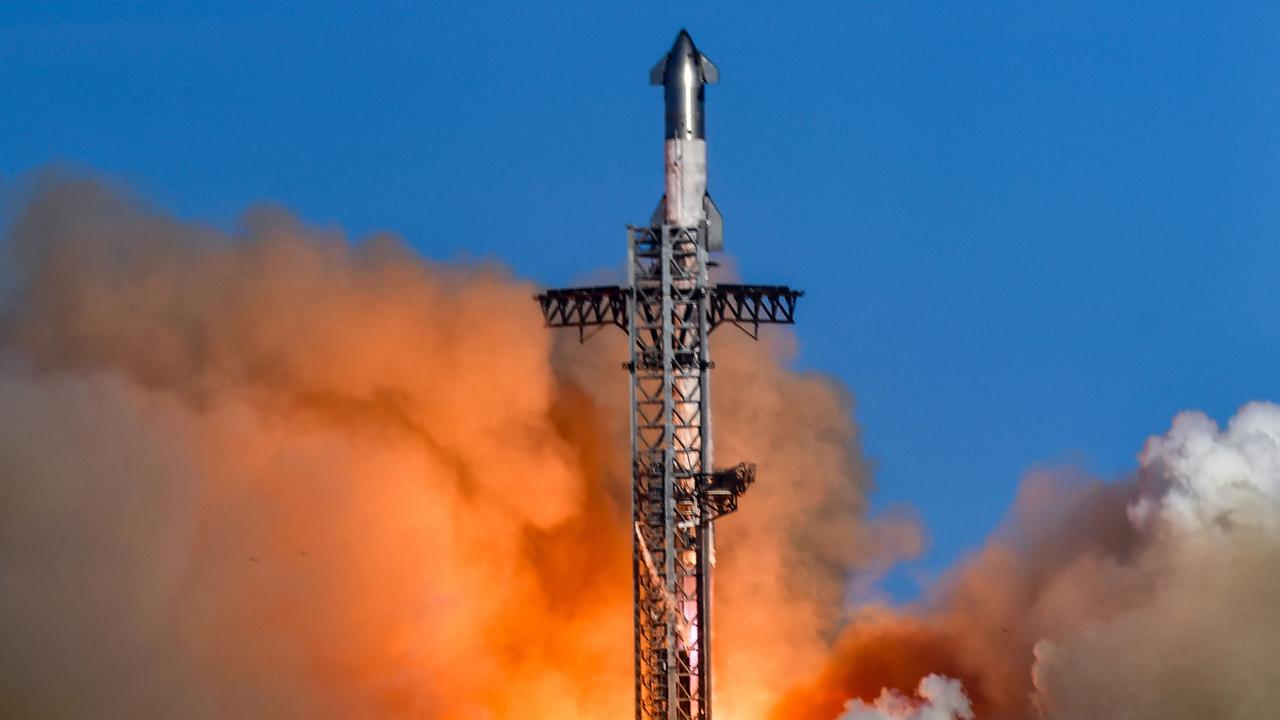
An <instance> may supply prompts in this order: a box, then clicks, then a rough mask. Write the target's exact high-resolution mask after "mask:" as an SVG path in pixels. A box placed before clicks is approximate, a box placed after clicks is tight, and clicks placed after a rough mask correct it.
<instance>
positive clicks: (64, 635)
mask: <svg viewBox="0 0 1280 720" xmlns="http://www.w3.org/2000/svg"><path fill="white" fill-rule="evenodd" d="M27 195H28V199H27V200H26V201H25V202H23V203H21V205H20V207H19V208H18V211H17V213H16V219H15V222H14V224H13V226H12V228H10V230H9V231H8V234H7V236H6V239H5V248H4V249H5V250H6V251H7V253H8V254H7V256H6V259H5V260H4V261H3V263H0V274H3V275H6V276H8V278H9V288H10V289H11V291H12V292H11V293H10V295H9V297H7V298H6V299H5V300H4V302H3V305H0V311H2V312H3V324H0V578H2V579H3V580H2V582H0V637H3V638H4V642H3V643H0V715H2V716H4V717H47V718H62V717H101V718H115V717H121V718H123V717H130V718H132V717H190V718H226V717H311V718H326V717H332V718H351V717H423V718H539V717H546V718H564V717H581V718H606V717H608V718H616V717H621V716H624V715H626V714H627V713H628V712H629V710H630V703H631V648H630V638H631V632H630V601H631V589H630V572H631V568H630V537H631V533H630V531H629V506H628V503H629V491H628V483H629V479H628V476H627V471H626V457H627V450H626V446H627V438H626V432H627V429H626V418H627V413H626V407H625V405H626V377H625V374H624V373H623V372H622V371H621V370H620V369H619V362H620V358H622V357H623V356H624V354H625V353H624V352H623V345H622V343H621V339H620V338H613V339H610V338H605V337H601V338H597V339H596V340H594V341H593V342H592V343H590V344H589V345H588V346H587V347H586V348H577V347H574V348H572V352H569V351H568V350H569V348H567V347H565V348H561V347H560V346H559V345H558V344H559V343H569V342H573V340H571V339H569V338H556V339H553V337H552V334H551V333H548V332H547V331H546V330H544V329H543V328H542V327H541V319H540V318H539V317H538V315H537V310H536V307H535V306H534V304H533V303H532V302H531V300H530V296H531V294H532V293H533V288H532V287H531V286H529V285H528V284H526V283H522V282H518V281H516V280H513V279H512V278H510V277H509V275H508V274H507V273H506V272H505V271H503V270H502V269H500V268H497V267H493V266H487V265H479V266H452V265H440V264H435V263H429V262H425V261H423V260H421V259H420V258H418V257H416V256H414V255H413V254H412V253H410V252H409V251H407V250H406V249H405V248H403V247H402V246H401V245H400V243H399V242H398V241H396V240H395V239H394V238H390V237H374V238H369V239H366V240H364V241H363V242H360V243H357V244H353V243H350V242H348V241H347V240H346V239H345V238H343V237H342V236H341V235H340V234H338V233H335V232H329V231H321V230H317V229H315V228H310V227H307V226H304V225H303V224H301V223H299V222H298V221H297V220H296V219H294V218H292V217H291V216H289V215H288V214H287V213H284V212H281V211H278V210H270V209H260V210H255V211H252V212H250V213H248V214H247V215H246V216H245V218H244V220H243V227H242V228H241V229H240V230H238V231H237V232H235V233H232V234H227V233H223V232H219V231H216V230H214V229H211V228H206V227H201V226H198V225H194V224H190V223H184V222H179V221H177V220H174V219H172V218H169V217H166V216H164V215H163V214H160V213H157V212H155V211H152V210H149V209H147V208H145V207H142V206H141V205H140V204H139V203H137V202H136V201H134V200H132V199H130V198H127V197H125V196H122V195H121V194H120V193H118V192H116V191H113V190H111V189H109V188H105V187H103V186H101V185H99V184H97V183H94V182H88V181H82V180H74V181H65V180H64V181H48V180H46V181H43V182H42V183H38V184H37V187H33V188H30V189H28V190H27ZM783 340H784V341H785V338H783ZM716 343H717V362H718V370H717V375H718V378H717V389H718V393H717V395H716V399H715V402H716V414H717V420H718V422H719V430H718V435H717V438H716V441H717V450H718V453H717V454H718V456H719V457H720V458H721V459H723V460H726V461H729V460H731V459H733V460H736V459H750V460H754V461H756V462H757V463H758V464H759V468H760V475H761V481H760V482H759V483H757V484H756V486H755V487H754V488H753V490H752V492H751V493H750V494H749V495H748V496H747V497H746V498H745V500H744V509H743V511H741V512H740V513H739V514H737V515H735V516H732V517H730V518H728V519H726V520H725V521H723V522H722V523H721V529H720V533H719V539H720V545H719V558H718V559H719V567H718V570H719V574H718V578H717V582H718V587H719V592H718V595H717V611H718V621H717V630H718V638H717V642H718V643H719V646H720V654H719V656H718V658H717V661H718V662H719V663H720V664H721V666H722V668H721V669H722V672H721V673H720V678H721V681H720V683H719V684H718V686H717V697H718V702H719V704H720V707H722V708H724V709H725V710H726V711H727V712H725V713H722V716H723V717H758V716H759V715H760V714H761V713H762V712H763V709H764V708H766V707H768V705H769V704H770V703H772V702H773V701H774V700H775V699H776V694H777V692H778V688H780V687H783V686H786V685H791V684H795V683H797V682H799V681H800V680H801V679H802V678H804V677H806V676H807V674H809V673H812V672H816V670H817V669H818V667H820V665H821V663H822V660H823V657H824V653H825V647H826V644H827V640H826V638H827V637H829V634H830V633H831V632H832V631H833V628H834V623H835V622H836V621H837V619H838V617H839V607H840V602H839V600H840V595H841V591H842V586H843V583H844V582H845V579H846V577H847V575H848V573H849V572H850V570H851V568H854V567H856V566H857V565H858V564H859V563H862V562H867V561H870V560H873V559H875V558H872V557H871V555H872V554H874V553H880V552H882V551H885V550H886V548H887V549H888V550H889V551H893V550H894V549H895V548H898V547H900V546H901V547H907V548H908V549H909V546H910V544H911V543H912V542H913V540H912V531H911V529H910V528H909V527H905V526H899V525H892V524H890V525H886V526H875V525H864V524H860V523H859V522H858V520H857V518H859V516H860V515H861V514H862V511H863V506H864V496H865V493H866V491H867V490H868V485H869V482H868V479H867V477H868V476H867V473H866V471H865V468H864V466H863V463H862V461H861V460H860V457H859V455H858V444H857V433H856V429H855V427H854V426H853V425H852V422H851V421H850V419H849V417H850V398H849V397H848V396H847V395H846V394H845V393H844V392H842V391H841V390H840V389H839V388H837V387H835V386H834V385H833V384H832V383H831V382H829V381H827V380H826V379H823V378H821V377H817V376H813V375H808V374H796V373H793V372H791V371H789V370H787V369H786V359H787V354H788V350H787V348H786V346H785V344H778V343H776V342H775V343H772V344H766V346H764V347H761V346H747V345H746V341H745V340H744V339H741V338H737V337H734V336H733V335H732V334H725V335H721V334H720V333H718V334H717V337H716Z"/></svg>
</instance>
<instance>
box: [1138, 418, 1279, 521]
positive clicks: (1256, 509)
mask: <svg viewBox="0 0 1280 720" xmlns="http://www.w3.org/2000/svg"><path fill="white" fill-rule="evenodd" d="M1142 466H1143V471H1144V479H1145V480H1146V481H1147V483H1148V485H1149V487H1147V488H1146V490H1147V491H1148V493H1151V494H1149V495H1147V496H1146V497H1144V498H1143V499H1142V500H1140V501H1138V502H1137V503H1135V504H1134V505H1133V507H1132V508H1131V509H1130V518H1131V519H1132V520H1133V521H1134V523H1135V524H1136V525H1137V526H1138V528H1139V529H1147V528H1149V526H1151V525H1152V523H1154V522H1157V521H1158V522H1160V523H1162V524H1164V525H1165V526H1167V527H1168V528H1170V529H1172V530H1173V531H1174V532H1178V533H1181V534H1182V535H1184V536H1190V535H1196V534H1204V533H1206V532H1217V533H1222V532H1229V531H1231V530H1233V529H1238V528H1245V527H1247V528H1250V529H1254V530H1259V531H1261V532H1263V533H1264V535H1265V536H1266V537H1268V538H1269V539H1272V540H1276V539H1280V406H1277V405H1275V404H1272V403H1267V402H1254V403H1250V404H1248V405H1246V406H1244V407H1243V408H1241V410H1240V412H1239V413H1237V414H1236V416H1235V417H1234V418H1232V419H1231V421H1230V422H1229V423H1228V424H1227V428H1226V430H1220V429H1219V427H1218V425H1217V423H1215V422H1214V421H1213V420H1211V419H1210V418H1208V417H1207V416H1205V415H1204V414H1203V413H1200V412H1184V413H1181V414H1180V415H1178V416H1177V417H1176V418H1174V421H1173V427H1172V428H1171V429H1170V430H1169V432H1168V433H1167V434H1165V435H1163V436H1160V437H1155V438H1152V439H1151V440H1149V441H1148V443H1147V447H1146V450H1145V451H1144V452H1143V454H1142ZM1151 486H1154V487H1151Z"/></svg>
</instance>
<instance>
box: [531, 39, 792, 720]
mask: <svg viewBox="0 0 1280 720" xmlns="http://www.w3.org/2000/svg"><path fill="white" fill-rule="evenodd" d="M650 75H651V79H652V81H653V82H654V84H660V85H663V86H664V87H665V89H666V106H667V107H666V110H667V143H666V155H667V194H666V196H665V197H664V198H663V201H662V202H661V203H660V204H659V207H658V210H657V211H656V212H655V213H654V218H653V221H652V222H651V224H650V226H648V227H630V228H628V242H629V252H628V258H629V261H628V285H626V286H625V287H619V286H608V287H589V288H575V289H566V290H550V291H547V292H545V293H543V294H541V295H539V296H538V301H539V303H540V304H541V306H542V312H543V316H544V317H545V319H546V322H547V325H548V326H549V327H571V328H577V330H578V333H579V338H580V339H584V340H585V338H586V331H587V330H588V329H589V328H596V327H602V326H607V325H614V326H616V327H619V328H621V329H623V330H626V331H627V334H628V336H629V338H630V361H629V362H628V363H627V365H626V367H627V368H628V370H629V371H630V373H631V472H632V496H631V497H632V520H633V538H632V574H633V583H634V592H635V672H636V675H635V679H636V683H635V693H636V718H637V720H686V719H688V720H695V719H696V720H709V718H710V717H711V622H710V619H711V615H710V611H711V564H712V559H713V547H714V536H713V525H712V523H713V521H714V520H715V519H716V518H718V517H720V516H722V515H725V514H727V513H730V512H733V511H734V510H736V509H737V506H738V498H739V496H740V495H741V494H742V493H743V492H744V491H745V490H746V489H747V487H748V486H749V485H750V484H751V483H752V482H753V481H754V479H755V467H754V466H753V465H749V464H746V463H740V464H738V465H737V466H735V467H733V468H730V469H728V470H714V469H713V466H712V452H711V451H712V446H711V388H710V380H711V369H712V364H711V357H710V351H709V344H708V338H709V337H710V335H711V333H712V331H714V330H715V329H716V328H717V327H718V326H720V325H721V324H724V323H730V324H733V325H736V326H738V327H739V328H741V329H743V330H746V331H747V332H748V333H749V334H750V335H751V336H752V337H756V336H757V334H758V330H759V327H760V325H761V324H767V323H775V324H783V323H785V324H790V323H792V322H794V319H795V306H796V300H797V299H798V298H799V297H800V296H801V295H802V294H803V293H801V292H799V291H796V290H792V289H790V288H787V287H782V286H768V285H727V284H716V283H712V282H711V280H710V277H709V274H708V270H709V267H710V266H711V264H712V263H710V262H709V259H708V255H709V253H710V252H713V251H718V250H720V248H721V246H722V237H723V235H722V227H721V220H720V214H719V212H718V211H716V209H715V205H714V204H712V203H711V198H710V196H709V195H707V194H706V160H705V158H706V154H705V152H706V150H705V138H704V133H703V120H702V104H703V84H704V83H706V82H715V81H716V80H717V79H718V75H719V71H718V70H717V69H716V67H715V66H714V65H713V64H711V62H710V61H709V60H707V59H706V57H705V56H703V55H702V54H701V53H700V52H698V50H697V48H696V47H695V46H694V45H693V41H692V39H691V38H689V35H688V33H686V32H684V31H681V32H680V35H679V36H677V38H676V43H675V45H674V46H673V47H672V50H671V52H670V53H668V54H667V56H666V57H664V58H663V60H661V61H659V63H658V66H656V67H655V68H654V69H653V71H652V72H651V73H650Z"/></svg>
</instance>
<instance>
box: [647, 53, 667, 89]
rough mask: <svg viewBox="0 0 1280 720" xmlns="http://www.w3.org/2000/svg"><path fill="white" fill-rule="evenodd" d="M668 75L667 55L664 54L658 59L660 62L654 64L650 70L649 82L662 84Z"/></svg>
mask: <svg viewBox="0 0 1280 720" xmlns="http://www.w3.org/2000/svg"><path fill="white" fill-rule="evenodd" d="M666 77H667V56H666V55H663V56H662V57H661V58H659V59H658V64H657V65H654V66H653V69H652V70H650V71H649V84H650V85H661V84H662V83H664V82H666Z"/></svg>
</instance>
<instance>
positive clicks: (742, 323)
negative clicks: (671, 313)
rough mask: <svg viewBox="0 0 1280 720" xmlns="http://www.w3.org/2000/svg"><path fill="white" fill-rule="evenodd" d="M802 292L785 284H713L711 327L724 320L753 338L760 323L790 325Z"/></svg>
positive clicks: (793, 321)
mask: <svg viewBox="0 0 1280 720" xmlns="http://www.w3.org/2000/svg"><path fill="white" fill-rule="evenodd" d="M803 295H804V292H802V291H800V290H792V289H791V288H789V287H786V286H785V285H725V284H719V285H716V286H715V288H714V289H713V290H712V291H711V306H710V313H709V314H710V318H709V319H710V321H711V329H712V330H714V329H715V328H717V327H719V326H720V325H721V324H722V323H726V322H727V323H730V324H731V325H736V326H737V327H738V328H739V329H740V330H742V331H743V332H745V333H746V334H748V335H750V336H751V337H753V338H755V337H758V336H759V334H760V326H761V325H765V324H770V325H793V324H795V321H796V301H797V300H799V299H800V297H801V296H803Z"/></svg>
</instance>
